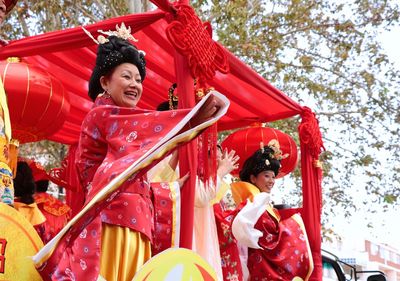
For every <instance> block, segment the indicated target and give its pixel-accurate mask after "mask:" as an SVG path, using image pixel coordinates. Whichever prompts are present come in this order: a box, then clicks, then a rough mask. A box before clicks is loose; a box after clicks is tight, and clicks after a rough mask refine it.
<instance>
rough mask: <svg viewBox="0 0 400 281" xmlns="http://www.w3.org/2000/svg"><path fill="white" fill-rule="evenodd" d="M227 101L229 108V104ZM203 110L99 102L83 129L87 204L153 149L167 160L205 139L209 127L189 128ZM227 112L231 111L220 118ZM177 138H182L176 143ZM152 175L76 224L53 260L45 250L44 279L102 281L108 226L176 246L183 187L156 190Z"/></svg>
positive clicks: (136, 179)
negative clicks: (101, 262) (171, 153)
mask: <svg viewBox="0 0 400 281" xmlns="http://www.w3.org/2000/svg"><path fill="white" fill-rule="evenodd" d="M220 98H223V96H220ZM224 101H225V103H226V105H227V104H228V101H227V100H226V99H225V100H224ZM201 105H202V103H199V104H198V105H197V106H196V108H194V109H182V110H176V111H168V112H157V111H156V112H154V111H149V110H141V109H138V108H123V107H118V106H115V105H114V104H113V101H112V99H111V98H107V97H105V96H99V97H97V99H96V101H95V105H94V108H93V109H92V110H91V111H90V112H89V113H88V114H87V116H86V118H85V120H84V122H83V124H82V132H81V138H80V143H79V147H78V150H77V157H76V159H77V162H76V164H77V169H78V173H79V175H80V177H81V183H82V186H83V187H84V188H85V190H86V204H89V203H90V202H89V203H88V201H90V200H91V199H92V198H93V197H95V198H94V200H97V199H96V198H97V197H96V196H97V194H98V193H99V192H101V191H102V189H103V188H104V187H105V186H107V184H108V183H110V181H112V180H113V179H114V178H115V177H117V176H119V175H120V174H122V173H124V171H125V170H126V169H127V167H130V166H131V165H132V164H135V163H136V162H137V161H140V160H141V159H142V158H143V157H145V156H146V153H147V152H150V151H151V150H152V149H153V147H158V150H157V151H159V152H158V153H159V155H160V156H159V157H161V156H162V155H164V154H165V153H166V152H167V151H169V150H171V149H172V148H174V147H176V145H177V144H178V143H182V142H186V141H189V140H191V139H193V138H194V137H195V136H196V135H197V134H199V133H200V132H201V128H205V127H206V126H207V125H205V124H201V125H199V126H198V127H195V128H193V129H190V128H189V129H187V131H186V130H184V129H183V128H184V127H185V125H186V124H188V122H189V121H190V120H191V118H192V116H194V114H195V113H196V112H197V110H198V109H199V108H200V107H201ZM226 109H227V106H225V107H224V108H223V109H222V110H221V111H220V112H221V113H219V115H218V117H217V118H220V117H221V116H222V115H223V114H224V112H226ZM215 120H216V119H215ZM214 122H215V121H214ZM209 123H210V124H211V122H210V121H209ZM207 124H208V123H207ZM185 128H186V127H185ZM174 136H182V137H180V139H179V138H178V139H177V140H175V138H173V137H174ZM164 140H165V142H164ZM152 157H154V156H152ZM151 159H154V158H151ZM155 159H157V158H155ZM150 161H153V160H150ZM150 163H151V162H150ZM146 171H147V169H141V170H140V171H139V172H138V173H135V174H133V175H132V176H131V177H130V178H129V179H128V180H126V181H124V182H122V183H121V186H120V187H119V188H118V189H117V190H116V191H114V192H113V193H112V194H111V196H110V197H109V198H108V199H106V200H103V201H101V202H100V203H99V205H97V206H96V207H94V208H92V209H90V211H89V212H91V213H90V214H92V213H94V214H96V210H99V211H100V210H101V211H100V213H99V215H97V216H93V215H90V214H89V212H87V213H85V215H86V214H87V215H86V216H85V215H83V216H84V217H83V218H82V219H81V220H80V221H77V222H71V223H75V225H74V226H75V228H74V230H72V231H70V232H68V234H66V235H65V236H62V238H61V239H62V240H61V241H59V242H58V244H57V246H56V247H55V249H54V251H50V255H49V256H47V255H48V254H44V256H43V258H42V257H41V255H42V254H43V253H44V252H42V251H41V252H40V253H39V254H38V257H37V258H38V260H37V261H36V264H37V265H38V266H39V267H40V268H38V270H39V271H40V273H41V275H42V277H43V279H44V280H97V278H98V275H99V270H100V268H99V260H100V255H101V248H102V245H101V243H102V241H101V233H102V231H101V230H102V224H109V225H117V226H121V227H127V228H129V229H131V230H133V231H137V232H138V233H141V234H143V235H144V236H145V237H147V239H148V240H149V241H152V244H154V245H156V246H157V247H156V248H157V249H158V250H162V249H163V248H166V247H169V246H170V245H171V241H174V235H176V233H177V232H175V231H173V230H171V229H172V228H173V226H174V223H175V222H176V221H175V220H174V218H173V217H174V214H175V215H176V211H177V208H176V207H174V206H175V205H174V203H173V202H172V201H175V199H176V198H177V196H176V193H175V191H176V192H179V187H178V188H175V190H172V189H170V188H169V185H168V184H160V183H158V184H154V185H151V186H150V184H149V183H148V182H147V180H146V178H145V173H146ZM84 209H85V207H84ZM83 212H84V211H83ZM167 213H168V214H167ZM77 217H79V214H78V215H77ZM154 218H155V220H156V221H155V222H153V221H154ZM154 226H155V227H156V229H154ZM82 227H84V228H82ZM79 229H83V231H82V232H80V234H79V232H76V231H78V230H79ZM155 233H157V235H156V240H155V239H154V236H155V235H154V234H155ZM76 234H78V236H75V235H76ZM160 238H165V241H167V242H159V241H158V240H159V239H160ZM50 244H51V243H50ZM48 246H49V245H48ZM46 256H47V257H46ZM110 258H111V257H110ZM40 265H41V266H40Z"/></svg>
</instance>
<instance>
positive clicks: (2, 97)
mask: <svg viewBox="0 0 400 281" xmlns="http://www.w3.org/2000/svg"><path fill="white" fill-rule="evenodd" d="M0 107H1V109H2V113H3V114H2V117H3V118H2V119H3V122H4V132H5V135H6V137H7V140H8V141H9V140H11V122H10V113H9V112H8V105H7V96H6V92H5V91H4V85H3V81H2V80H1V78H0Z"/></svg>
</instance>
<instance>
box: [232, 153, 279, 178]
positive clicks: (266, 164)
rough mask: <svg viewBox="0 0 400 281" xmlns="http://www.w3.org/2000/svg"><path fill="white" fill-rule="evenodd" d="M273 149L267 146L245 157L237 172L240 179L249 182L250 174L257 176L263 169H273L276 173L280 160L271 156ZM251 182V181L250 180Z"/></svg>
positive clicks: (276, 173)
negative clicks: (241, 166)
mask: <svg viewBox="0 0 400 281" xmlns="http://www.w3.org/2000/svg"><path fill="white" fill-rule="evenodd" d="M273 155H274V151H273V150H272V148H270V147H269V146H264V149H263V150H261V149H259V150H257V151H256V152H255V153H254V154H253V155H252V156H250V157H249V158H247V159H246V161H245V162H244V164H243V168H242V170H241V171H240V172H239V177H240V180H242V181H246V182H250V176H251V175H253V176H255V177H256V176H257V175H258V174H259V173H261V172H263V171H273V172H274V174H275V176H277V175H278V173H279V169H280V167H281V162H280V161H279V160H277V159H275V158H273ZM250 183H251V182H250Z"/></svg>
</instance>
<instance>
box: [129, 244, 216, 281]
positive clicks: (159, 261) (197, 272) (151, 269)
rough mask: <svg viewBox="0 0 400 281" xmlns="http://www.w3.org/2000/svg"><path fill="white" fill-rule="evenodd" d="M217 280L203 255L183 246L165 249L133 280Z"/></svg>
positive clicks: (142, 268) (141, 269)
mask: <svg viewBox="0 0 400 281" xmlns="http://www.w3.org/2000/svg"><path fill="white" fill-rule="evenodd" d="M160 280H163V281H180V280H182V281H183V280H196V281H197V280H198V281H216V280H217V274H216V273H215V271H214V269H213V268H212V267H211V265H209V264H208V263H207V262H206V261H205V260H204V259H203V258H202V257H201V256H199V255H198V254H196V253H195V252H193V251H191V250H188V249H183V248H171V249H168V250H165V251H163V252H161V253H159V254H157V255H155V256H154V257H153V258H151V259H150V260H149V261H148V262H146V263H145V264H144V265H143V266H142V267H141V268H140V270H139V271H138V272H137V273H136V275H135V277H134V278H133V281H160Z"/></svg>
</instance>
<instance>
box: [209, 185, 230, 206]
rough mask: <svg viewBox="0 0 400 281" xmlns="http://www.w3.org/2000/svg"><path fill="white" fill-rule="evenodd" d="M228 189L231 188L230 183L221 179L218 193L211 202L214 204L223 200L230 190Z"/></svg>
mask: <svg viewBox="0 0 400 281" xmlns="http://www.w3.org/2000/svg"><path fill="white" fill-rule="evenodd" d="M228 189H229V184H227V183H226V182H224V181H223V180H221V182H220V186H219V188H218V191H217V194H216V195H215V198H214V199H213V200H211V202H210V204H211V205H214V204H217V203H219V201H221V200H222V198H223V197H224V196H225V193H226V192H227V191H228Z"/></svg>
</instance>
